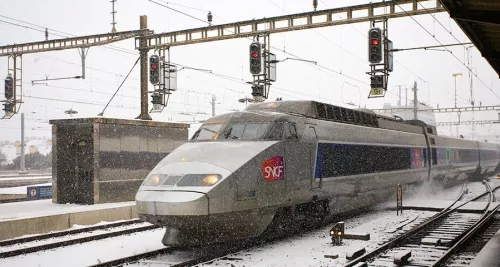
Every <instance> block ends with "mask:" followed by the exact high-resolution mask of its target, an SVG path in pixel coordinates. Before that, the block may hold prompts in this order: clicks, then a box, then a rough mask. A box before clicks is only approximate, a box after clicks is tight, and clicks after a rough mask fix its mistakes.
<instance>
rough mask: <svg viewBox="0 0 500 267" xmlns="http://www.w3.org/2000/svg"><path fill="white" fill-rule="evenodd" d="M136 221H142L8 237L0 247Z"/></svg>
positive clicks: (125, 222) (0, 243) (131, 221)
mask: <svg viewBox="0 0 500 267" xmlns="http://www.w3.org/2000/svg"><path fill="white" fill-rule="evenodd" d="M138 223H143V221H141V220H138V219H136V220H129V221H124V222H118V223H110V224H105V225H98V226H91V227H85V228H80V229H73V230H67V231H60V232H54V233H48V234H41V235H35V236H29V237H21V238H15V239H9V240H4V241H0V247H5V246H11V245H15V244H20V243H26V242H32V241H40V240H44V239H49V238H53V237H61V236H66V235H74V234H79V233H85V232H91V231H96V230H103V229H108V228H114V227H120V226H125V225H131V224H138Z"/></svg>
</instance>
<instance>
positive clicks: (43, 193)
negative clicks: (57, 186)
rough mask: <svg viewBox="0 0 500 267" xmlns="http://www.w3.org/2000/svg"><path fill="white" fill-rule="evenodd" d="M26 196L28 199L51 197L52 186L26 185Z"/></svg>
mask: <svg viewBox="0 0 500 267" xmlns="http://www.w3.org/2000/svg"><path fill="white" fill-rule="evenodd" d="M27 198H28V200H36V199H48V198H52V186H51V185H46V186H28V188H27Z"/></svg>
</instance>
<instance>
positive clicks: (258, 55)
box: [250, 42, 263, 75]
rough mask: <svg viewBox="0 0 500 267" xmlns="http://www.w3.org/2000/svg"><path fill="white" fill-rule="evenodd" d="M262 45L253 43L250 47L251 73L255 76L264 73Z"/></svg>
mask: <svg viewBox="0 0 500 267" xmlns="http://www.w3.org/2000/svg"><path fill="white" fill-rule="evenodd" d="M262 63H263V61H262V45H261V43H259V42H253V43H252V44H251V45H250V73H252V74H253V75H257V74H260V73H261V72H262Z"/></svg>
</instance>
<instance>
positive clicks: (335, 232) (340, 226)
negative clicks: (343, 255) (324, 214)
mask: <svg viewBox="0 0 500 267" xmlns="http://www.w3.org/2000/svg"><path fill="white" fill-rule="evenodd" d="M344 229H345V224H344V222H338V223H336V224H334V225H333V227H332V228H331V229H330V237H331V238H332V242H333V244H334V245H341V244H342V238H343V236H344Z"/></svg>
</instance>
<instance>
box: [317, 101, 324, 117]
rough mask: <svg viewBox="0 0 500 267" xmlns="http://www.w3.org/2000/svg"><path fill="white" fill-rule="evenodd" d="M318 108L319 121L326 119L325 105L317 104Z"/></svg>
mask: <svg viewBox="0 0 500 267" xmlns="http://www.w3.org/2000/svg"><path fill="white" fill-rule="evenodd" d="M316 108H317V110H318V118H319V119H326V108H325V105H324V104H321V103H317V104H316Z"/></svg>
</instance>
